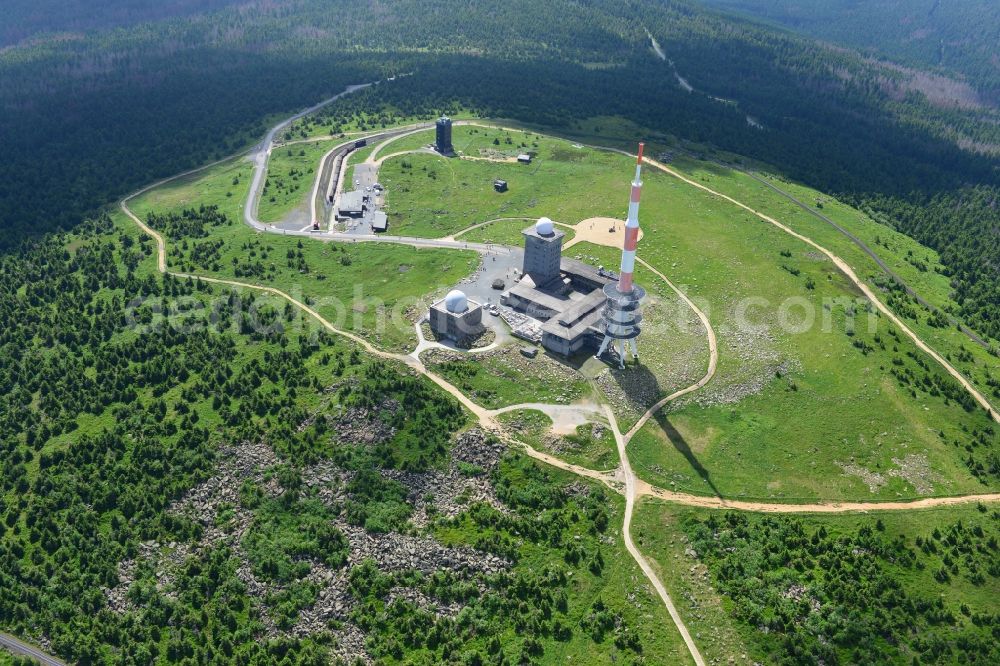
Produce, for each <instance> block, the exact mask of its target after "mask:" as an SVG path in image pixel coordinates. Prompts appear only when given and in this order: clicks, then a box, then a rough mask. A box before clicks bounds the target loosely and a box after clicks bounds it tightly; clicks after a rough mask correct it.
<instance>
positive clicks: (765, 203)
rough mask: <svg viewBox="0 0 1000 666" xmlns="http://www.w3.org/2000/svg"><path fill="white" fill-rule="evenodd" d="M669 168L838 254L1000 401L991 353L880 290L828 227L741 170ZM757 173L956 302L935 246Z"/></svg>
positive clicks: (920, 287)
mask: <svg viewBox="0 0 1000 666" xmlns="http://www.w3.org/2000/svg"><path fill="white" fill-rule="evenodd" d="M671 166H673V167H674V168H676V169H677V170H679V171H681V172H682V173H684V174H685V175H687V176H689V177H691V178H693V179H697V180H699V181H700V182H703V183H704V184H705V185H706V186H708V187H711V188H712V189H714V190H716V191H719V192H722V193H724V194H727V195H729V196H732V197H733V198H735V199H737V200H739V201H742V202H743V203H746V204H747V205H749V206H751V207H752V208H754V209H755V210H758V211H761V212H763V213H765V214H768V215H770V216H772V217H774V218H776V219H778V220H779V221H781V222H782V223H784V224H786V225H788V226H789V227H791V228H792V229H794V230H796V231H798V232H800V233H802V234H804V235H806V236H808V237H810V238H812V239H813V240H815V241H816V242H817V243H819V244H820V245H822V246H824V247H826V248H827V249H829V250H831V251H833V252H834V253H835V254H837V255H839V256H840V257H841V258H843V259H845V260H846V261H847V262H848V263H849V264H850V265H851V266H852V267H853V268H854V270H855V272H856V273H857V274H858V275H859V276H860V277H862V278H863V279H864V280H865V281H866V282H868V284H869V285H873V286H876V287H877V288H879V287H882V288H880V289H879V291H882V292H883V293H882V298H883V300H884V301H888V304H889V305H890V307H892V308H893V311H894V312H895V313H896V314H897V315H899V316H900V317H901V318H903V320H904V321H905V322H906V323H907V325H908V326H910V327H911V328H912V329H913V330H914V332H916V333H917V334H918V335H919V336H920V337H921V338H922V339H923V340H924V341H926V342H928V343H929V344H930V345H931V346H933V347H934V348H935V349H936V350H937V351H938V352H939V353H941V354H942V355H944V356H946V357H947V358H948V360H949V361H950V362H951V363H952V364H953V365H955V366H956V367H957V368H958V369H959V370H960V371H961V372H962V373H963V374H965V375H966V376H967V377H969V378H970V379H972V380H973V381H974V382H976V383H977V385H978V387H979V389H980V390H981V391H982V392H983V394H984V395H986V396H988V397H989V398H990V399H991V400H993V403H994V404H995V405H997V404H1000V389H998V388H994V387H991V386H990V385H989V384H988V383H987V379H988V378H990V376H991V374H992V375H996V373H997V371H998V369H1000V361H998V360H997V357H995V356H993V355H991V354H990V353H989V352H988V351H987V350H986V349H984V348H983V347H982V346H980V345H979V344H977V343H975V342H974V341H972V340H971V339H970V338H969V337H968V336H966V335H965V334H963V333H961V332H960V331H958V330H956V329H955V327H954V326H951V325H946V326H941V325H940V324H937V325H935V322H934V319H933V318H932V316H931V315H932V313H931V312H930V311H929V310H928V309H927V308H925V307H924V306H922V305H920V304H918V303H917V302H916V301H915V299H912V298H911V297H908V296H907V295H905V294H904V293H902V292H901V291H897V290H893V291H892V292H886V289H885V287H889V286H891V285H892V283H891V281H890V278H888V277H887V276H886V275H885V273H884V272H883V271H882V270H881V269H880V268H879V267H878V266H877V265H876V263H875V262H874V261H873V260H872V259H871V257H869V256H868V255H867V254H865V253H864V252H863V251H862V250H861V249H860V248H859V247H858V246H857V245H856V244H854V243H853V242H852V241H851V240H850V239H848V238H847V237H846V236H844V235H843V234H841V233H840V232H839V231H837V230H836V229H834V228H833V227H832V226H831V225H829V224H828V223H826V222H825V221H823V220H820V219H819V218H817V217H815V216H813V215H811V214H809V213H807V212H806V211H804V210H802V208H801V207H799V206H797V205H795V204H794V203H792V202H791V201H789V200H788V199H786V198H785V197H783V196H781V195H780V194H778V193H776V192H774V191H772V190H771V189H769V188H767V187H766V186H765V185H763V184H761V183H759V182H757V181H756V180H754V179H752V178H750V177H749V176H747V175H745V174H742V173H740V172H737V171H733V170H730V169H724V168H721V167H717V166H715V165H711V164H708V163H705V162H699V161H695V160H691V159H686V158H681V159H677V160H675V161H674V162H673V163H672V164H671ZM764 177H765V178H767V179H769V180H770V181H771V182H773V183H774V184H775V185H776V186H778V187H779V188H781V189H782V190H784V191H786V192H788V193H789V194H791V195H793V196H795V197H796V198H798V199H799V200H800V201H802V202H803V203H805V204H807V205H808V206H811V207H813V208H814V210H816V211H817V212H820V213H823V214H824V215H826V216H827V217H829V218H830V219H832V220H833V221H834V222H836V223H837V224H838V225H840V226H841V227H843V228H844V229H846V230H847V231H849V232H850V233H852V234H854V235H855V236H856V237H858V238H859V239H860V240H862V241H863V242H864V243H865V244H867V245H868V246H869V247H870V248H872V249H873V250H874V251H875V252H876V253H877V254H878V256H879V257H880V258H881V259H882V260H883V261H884V262H885V263H886V264H887V265H888V266H889V267H890V268H891V269H892V270H893V271H895V272H896V273H897V274H898V275H900V277H902V279H903V280H904V281H905V282H906V283H907V284H908V285H909V286H910V287H912V288H913V289H914V290H915V291H916V292H917V293H918V294H920V296H922V297H923V298H924V299H925V300H927V301H928V302H930V303H932V304H933V305H935V306H937V307H938V308H940V309H942V310H944V311H946V312H951V313H954V312H957V308H958V306H957V304H956V303H955V302H954V300H952V298H951V287H950V284H949V278H948V277H947V276H946V275H944V274H943V273H942V267H941V265H940V262H939V259H938V255H937V253H936V252H935V251H934V250H931V249H930V248H927V247H924V246H922V245H920V244H919V243H917V242H916V241H915V240H913V239H912V238H910V237H908V236H906V235H904V234H901V233H899V232H897V231H895V230H893V229H892V228H891V227H889V226H886V225H885V224H880V223H879V222H877V221H875V220H874V219H872V218H871V217H869V216H868V215H866V214H864V213H862V212H860V211H858V210H857V209H855V208H851V207H850V206H848V205H847V204H844V203H843V202H840V201H838V200H837V199H835V198H833V197H831V196H828V195H825V194H822V193H820V192H817V191H816V190H813V189H811V188H808V187H804V186H802V185H799V184H796V183H790V182H788V181H785V180H782V179H779V178H777V177H774V176H767V175H766V174H764ZM817 204H818V205H817ZM890 222H891V221H890Z"/></svg>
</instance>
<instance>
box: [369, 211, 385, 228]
mask: <svg viewBox="0 0 1000 666" xmlns="http://www.w3.org/2000/svg"><path fill="white" fill-rule="evenodd" d="M388 230H389V217H388V216H387V215H386V214H385V213H383V212H382V211H380V210H377V211H375V212H374V213H373V214H372V231H374V232H375V233H382V232H385V231H388Z"/></svg>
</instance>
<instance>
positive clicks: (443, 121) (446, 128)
mask: <svg viewBox="0 0 1000 666" xmlns="http://www.w3.org/2000/svg"><path fill="white" fill-rule="evenodd" d="M434 127H435V135H434V148H435V149H436V150H437V151H438V152H439V153H441V154H442V155H451V154H453V153H454V152H455V150H454V148H453V147H452V145H451V118H449V117H448V116H441V117H440V118H438V120H437V122H436V123H435V124H434Z"/></svg>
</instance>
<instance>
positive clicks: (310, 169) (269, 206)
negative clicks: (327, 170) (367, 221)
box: [257, 139, 340, 224]
mask: <svg viewBox="0 0 1000 666" xmlns="http://www.w3.org/2000/svg"><path fill="white" fill-rule="evenodd" d="M339 142H340V141H339V139H338V140H337V141H316V142H310V143H296V144H292V145H288V146H282V147H275V148H274V150H272V151H271V159H270V160H269V161H268V163H267V176H266V178H265V180H264V188H263V191H262V192H261V196H260V203H259V204H258V206H257V216H258V217H259V218H260V221H261V222H272V223H277V222H281V221H283V220H284V219H286V218H287V217H289V215H290V214H291V213H292V212H293V211H294V212H295V213H297V214H298V215H300V216H301V215H305V222H303V224H306V223H308V221H309V220H308V213H309V195H310V194H311V193H312V188H313V183H314V181H315V180H316V170H317V168H318V167H319V161H320V159H322V157H323V155H325V154H326V153H327V152H329V151H330V149H332V148H333V147H334V146H335V145H337V143H339Z"/></svg>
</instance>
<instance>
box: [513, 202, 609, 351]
mask: <svg viewBox="0 0 1000 666" xmlns="http://www.w3.org/2000/svg"><path fill="white" fill-rule="evenodd" d="M523 234H524V263H523V266H522V271H521V273H522V275H521V279H520V280H519V281H518V282H517V283H516V284H515V285H514V286H513V287H511V288H510V290H509V291H506V292H504V293H503V295H502V296H501V302H502V303H503V304H504V305H507V306H509V307H511V308H512V309H514V310H515V311H517V312H520V313H523V314H524V315H526V316H527V317H528V318H530V320H534V321H527V322H525V325H524V326H523V327H515V328H514V334H515V335H519V336H520V337H523V338H527V339H530V340H532V341H534V342H540V343H541V344H542V346H543V347H544V348H545V349H547V350H549V351H550V352H553V353H556V354H561V355H563V356H569V355H571V354H573V353H575V352H577V351H579V350H581V349H583V348H584V347H590V348H596V347H597V346H598V345H599V344H600V342H601V337H602V336H603V333H604V328H603V326H602V315H603V312H604V305H605V302H606V301H607V297H606V296H605V294H604V287H605V285H608V284H612V283H614V281H615V279H616V276H615V275H613V274H611V273H608V272H607V271H604V270H603V269H600V268H593V267H592V266H589V265H587V264H584V263H582V262H579V261H576V260H574V259H567V258H565V257H563V256H562V241H563V238H564V236H565V234H564V233H563V232H562V231H559V230H558V229H556V228H555V225H554V224H553V223H552V220H549V219H548V218H542V219H540V220H539V221H538V222H537V223H536V224H535V225H533V226H531V227H529V228H527V229H525V230H524V231H523ZM534 322H539V323H540V326H539V325H538V324H536V323H534Z"/></svg>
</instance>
